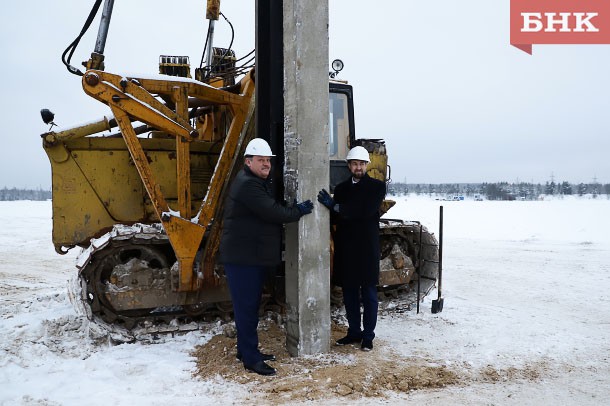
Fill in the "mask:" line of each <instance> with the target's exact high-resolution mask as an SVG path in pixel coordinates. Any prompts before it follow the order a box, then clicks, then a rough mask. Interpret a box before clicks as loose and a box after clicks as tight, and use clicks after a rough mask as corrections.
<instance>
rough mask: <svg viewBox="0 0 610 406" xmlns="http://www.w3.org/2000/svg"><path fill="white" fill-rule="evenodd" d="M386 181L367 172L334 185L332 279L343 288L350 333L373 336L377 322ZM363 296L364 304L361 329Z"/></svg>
mask: <svg viewBox="0 0 610 406" xmlns="http://www.w3.org/2000/svg"><path fill="white" fill-rule="evenodd" d="M385 192H386V188H385V183H384V182H381V181H379V180H377V179H373V178H371V177H369V176H368V175H365V176H364V177H363V178H362V179H360V181H359V182H357V183H353V181H352V178H351V177H350V178H349V179H347V180H346V181H345V182H342V183H340V184H338V185H337V187H336V188H335V195H334V201H335V204H338V205H339V212H338V213H337V212H334V211H333V212H332V218H331V220H332V222H333V224H335V225H336V230H335V233H334V235H333V241H334V244H335V256H334V264H333V265H334V266H333V282H334V283H335V284H336V285H339V286H341V287H342V288H343V302H344V304H345V312H346V316H347V320H348V322H349V330H348V335H349V336H352V337H362V338H364V339H367V340H372V339H373V338H374V337H375V333H374V330H375V325H376V323H377V307H378V302H377V283H378V282H379V258H380V247H379V207H380V205H381V203H382V202H383V199H384V198H385ZM360 296H362V303H363V305H364V318H363V320H362V321H363V327H364V331H361V330H360Z"/></svg>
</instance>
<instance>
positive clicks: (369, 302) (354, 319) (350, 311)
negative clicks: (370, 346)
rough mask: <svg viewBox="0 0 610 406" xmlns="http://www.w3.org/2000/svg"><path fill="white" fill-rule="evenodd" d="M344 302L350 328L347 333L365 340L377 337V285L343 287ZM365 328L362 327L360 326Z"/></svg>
mask: <svg viewBox="0 0 610 406" xmlns="http://www.w3.org/2000/svg"><path fill="white" fill-rule="evenodd" d="M361 294H362V307H363V308H364V312H363V314H362V323H361V319H360V295H361ZM343 304H344V305H345V316H346V317H347V322H348V324H349V328H348V330H347V335H348V336H350V337H355V338H362V339H363V340H373V339H374V338H375V326H376V325H377V308H378V307H379V302H378V300H377V286H375V285H373V286H350V287H345V286H344V287H343ZM361 325H362V327H364V330H361V329H360V326H361Z"/></svg>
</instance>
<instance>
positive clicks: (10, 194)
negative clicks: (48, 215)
mask: <svg viewBox="0 0 610 406" xmlns="http://www.w3.org/2000/svg"><path fill="white" fill-rule="evenodd" d="M48 199H51V191H50V190H42V189H36V190H33V189H17V188H12V189H8V188H6V187H4V188H3V189H0V201H13V200H48Z"/></svg>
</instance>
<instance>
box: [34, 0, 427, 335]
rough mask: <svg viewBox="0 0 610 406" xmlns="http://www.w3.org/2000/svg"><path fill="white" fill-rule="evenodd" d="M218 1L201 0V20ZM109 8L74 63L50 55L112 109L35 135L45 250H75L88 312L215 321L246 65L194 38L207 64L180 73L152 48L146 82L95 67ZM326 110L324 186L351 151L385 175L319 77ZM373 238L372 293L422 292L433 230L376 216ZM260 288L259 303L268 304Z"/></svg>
mask: <svg viewBox="0 0 610 406" xmlns="http://www.w3.org/2000/svg"><path fill="white" fill-rule="evenodd" d="M99 3H100V1H97V2H96V5H97V6H98V7H99ZM218 4H219V2H218V1H208V18H209V19H210V21H211V22H213V20H215V19H218V13H219V8H218ZM111 12H112V1H109V0H106V3H105V6H104V11H103V15H102V23H101V27H100V31H99V34H98V42H97V43H96V49H95V51H94V52H93V54H92V56H91V58H90V59H89V61H87V63H86V67H87V69H86V71H85V72H84V73H80V71H79V70H78V69H76V68H74V67H72V66H71V65H70V64H69V58H68V59H67V60H66V59H64V60H65V61H66V66H68V69H69V70H70V71H71V72H73V73H76V74H81V75H82V86H83V89H84V91H85V93H86V94H87V95H89V96H91V97H93V98H94V99H96V100H98V101H100V102H102V103H104V104H105V105H107V106H108V107H109V108H110V111H111V113H112V117H111V118H107V117H103V118H102V119H99V120H95V121H93V122H90V123H88V124H85V125H81V126H77V127H73V128H68V129H65V130H63V131H49V132H47V133H44V134H42V138H43V147H44V149H45V151H46V153H47V155H48V156H49V160H50V162H51V167H52V182H53V203H52V204H53V243H54V245H55V249H56V251H57V252H58V253H60V254H65V253H66V252H67V251H68V250H69V249H71V248H73V247H76V246H78V247H81V248H82V249H83V251H82V253H81V254H80V256H79V258H78V260H77V268H78V275H79V277H78V289H77V291H78V293H77V295H76V296H77V298H76V299H77V300H78V301H80V302H82V304H84V305H85V308H86V309H87V312H88V314H89V315H90V317H92V318H97V319H101V320H103V321H104V322H106V323H111V324H119V325H122V326H124V327H126V328H128V329H130V328H133V327H134V326H136V325H137V324H139V323H140V322H142V321H148V322H155V323H156V322H163V321H165V322H169V321H170V320H175V319H176V318H180V317H186V316H188V317H196V316H201V315H215V316H217V315H219V314H221V315H226V314H227V313H229V312H230V310H231V306H230V297H229V294H228V290H227V288H226V282H225V279H224V275H223V270H222V267H221V266H220V265H218V264H217V263H216V255H217V251H218V245H219V236H220V230H221V228H222V224H221V223H222V221H221V219H222V215H221V214H222V209H223V202H224V195H225V191H226V189H227V186H228V184H229V183H230V181H231V179H232V178H233V176H234V175H235V173H236V171H238V170H239V169H240V164H241V163H242V156H243V148H245V145H246V144H247V142H248V141H249V140H250V139H251V138H253V137H254V136H255V134H254V133H255V127H254V111H255V101H254V96H253V95H254V87H255V83H254V71H253V69H249V70H245V67H244V66H242V67H238V66H236V60H237V59H236V57H235V55H234V53H233V52H232V51H231V50H228V49H222V48H214V47H212V46H211V38H208V40H209V43H208V49H207V53H208V62H207V65H206V66H205V67H203V68H199V69H196V70H195V75H194V76H195V78H194V79H192V78H191V69H190V64H189V59H188V57H184V56H171V55H162V56H161V57H160V61H159V72H160V73H159V74H158V75H151V76H149V77H125V76H121V75H116V74H113V73H109V72H105V71H104V66H103V61H104V58H103V47H104V42H105V35H106V32H107V30H108V23H109V20H110V14H111ZM92 14H94V13H93V12H92ZM89 20H91V16H90V19H89ZM88 22H89V24H90V21H88ZM76 43H77V41H76ZM73 44H74V43H73ZM72 52H73V49H72V50H71V51H70V50H66V53H64V57H65V56H66V55H70V56H71V53H72ZM333 66H336V64H333ZM246 68H247V67H246ZM335 74H336V72H335ZM331 77H333V78H334V74H331ZM329 106H330V117H331V122H330V123H329V128H330V132H329V154H330V158H331V171H330V173H331V177H330V179H329V187H330V189H331V191H332V189H333V187H334V185H335V184H337V183H338V182H339V181H341V180H343V179H345V177H346V174H347V166H346V163H345V157H346V155H347V151H348V150H349V148H351V147H353V146H355V145H362V146H364V147H365V148H367V150H368V151H369V153H370V156H371V165H370V166H369V174H370V175H371V176H373V177H376V178H378V179H381V180H384V181H389V179H387V178H388V177H387V173H388V165H387V154H386V149H385V144H384V142H383V141H382V140H356V139H355V136H354V133H355V128H354V118H353V89H352V87H351V86H350V85H348V84H347V83H346V82H341V81H337V80H334V79H333V80H330V81H329ZM46 121H51V120H46ZM391 205H392V202H390V201H386V202H384V205H383V206H382V208H381V210H382V211H384V212H385V211H387V210H388V209H389V208H390V207H391ZM422 230H423V233H422V232H421V231H422ZM380 234H381V235H380V238H381V242H382V253H381V258H382V260H381V282H380V286H379V290H380V292H384V291H385V292H389V293H391V294H392V295H394V294H395V293H396V292H398V291H400V290H403V291H408V290H410V288H411V287H412V286H414V281H415V280H416V279H419V282H420V285H421V288H420V289H422V290H423V292H424V294H426V293H427V292H428V291H430V290H431V289H432V287H433V286H434V284H435V281H436V277H437V273H438V263H437V261H438V243H437V241H436V239H435V237H434V236H433V235H432V234H430V233H428V231H427V230H426V229H425V228H423V227H421V226H420V224H419V223H417V222H406V221H402V220H385V219H384V220H382V222H381V224H380ZM415 265H418V269H417V271H418V272H416V266H415ZM279 274H280V275H281V270H280V272H279ZM279 280H280V283H281V278H279ZM273 291H274V289H273V286H272V287H271V290H270V292H271V295H269V296H268V297H270V298H272V299H275V301H276V303H280V304H281V301H282V297H281V293H279V294H277V295H275V297H272V296H273ZM278 291H279V292H281V289H279V290H278ZM334 292H335V291H334ZM269 303H270V302H268V303H267V304H269Z"/></svg>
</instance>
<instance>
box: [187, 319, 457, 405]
mask: <svg viewBox="0 0 610 406" xmlns="http://www.w3.org/2000/svg"><path fill="white" fill-rule="evenodd" d="M345 333H346V328H345V327H343V326H340V325H337V324H335V323H333V325H332V330H331V334H332V339H333V342H334V340H336V339H339V338H341V337H343V336H344V335H345ZM259 340H260V344H261V350H262V351H263V352H266V353H272V354H275V356H276V358H277V360H276V361H275V362H270V363H269V364H270V365H272V366H273V367H275V368H276V369H277V375H276V376H272V377H264V376H260V375H257V374H253V373H249V372H247V371H245V370H244V368H243V365H242V363H241V362H239V361H237V360H236V358H235V354H236V352H237V350H236V339H235V331H234V327H232V325H230V324H228V325H226V326H225V334H222V335H216V336H214V337H213V338H212V339H211V340H209V341H208V342H207V343H206V344H205V345H202V346H198V347H197V348H196V349H195V351H194V354H193V355H194V356H195V357H196V359H197V372H196V373H195V375H196V376H197V377H199V378H201V379H204V380H208V379H213V378H216V377H221V378H222V379H224V380H227V381H232V382H238V383H254V384H256V386H257V392H258V393H259V395H261V396H263V397H264V398H265V399H266V400H268V401H271V402H274V401H277V402H282V401H289V400H292V401H306V400H319V399H323V398H325V397H329V396H332V397H337V396H340V397H345V398H346V400H347V399H350V398H360V397H384V396H385V395H386V394H387V393H388V391H397V392H409V391H413V390H418V389H427V388H440V387H444V386H447V385H455V384H457V383H459V382H460V381H461V378H460V377H459V376H458V374H457V373H456V372H454V371H452V370H450V369H448V368H446V367H445V366H439V365H435V364H433V363H430V362H427V361H426V360H422V359H416V358H405V357H400V356H397V355H396V354H393V353H391V352H390V351H388V349H387V348H383V342H382V341H381V340H379V339H377V340H376V341H375V344H377V347H376V348H375V349H374V350H373V351H371V352H363V351H360V349H359V348H357V347H354V346H344V347H337V346H334V345H333V346H331V349H330V353H329V354H324V355H318V356H311V357H298V358H293V357H290V355H289V354H288V352H287V351H286V345H285V340H286V334H285V331H284V329H283V328H282V326H279V325H278V324H277V323H276V322H274V321H273V320H266V321H262V322H261V323H260V324H259Z"/></svg>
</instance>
